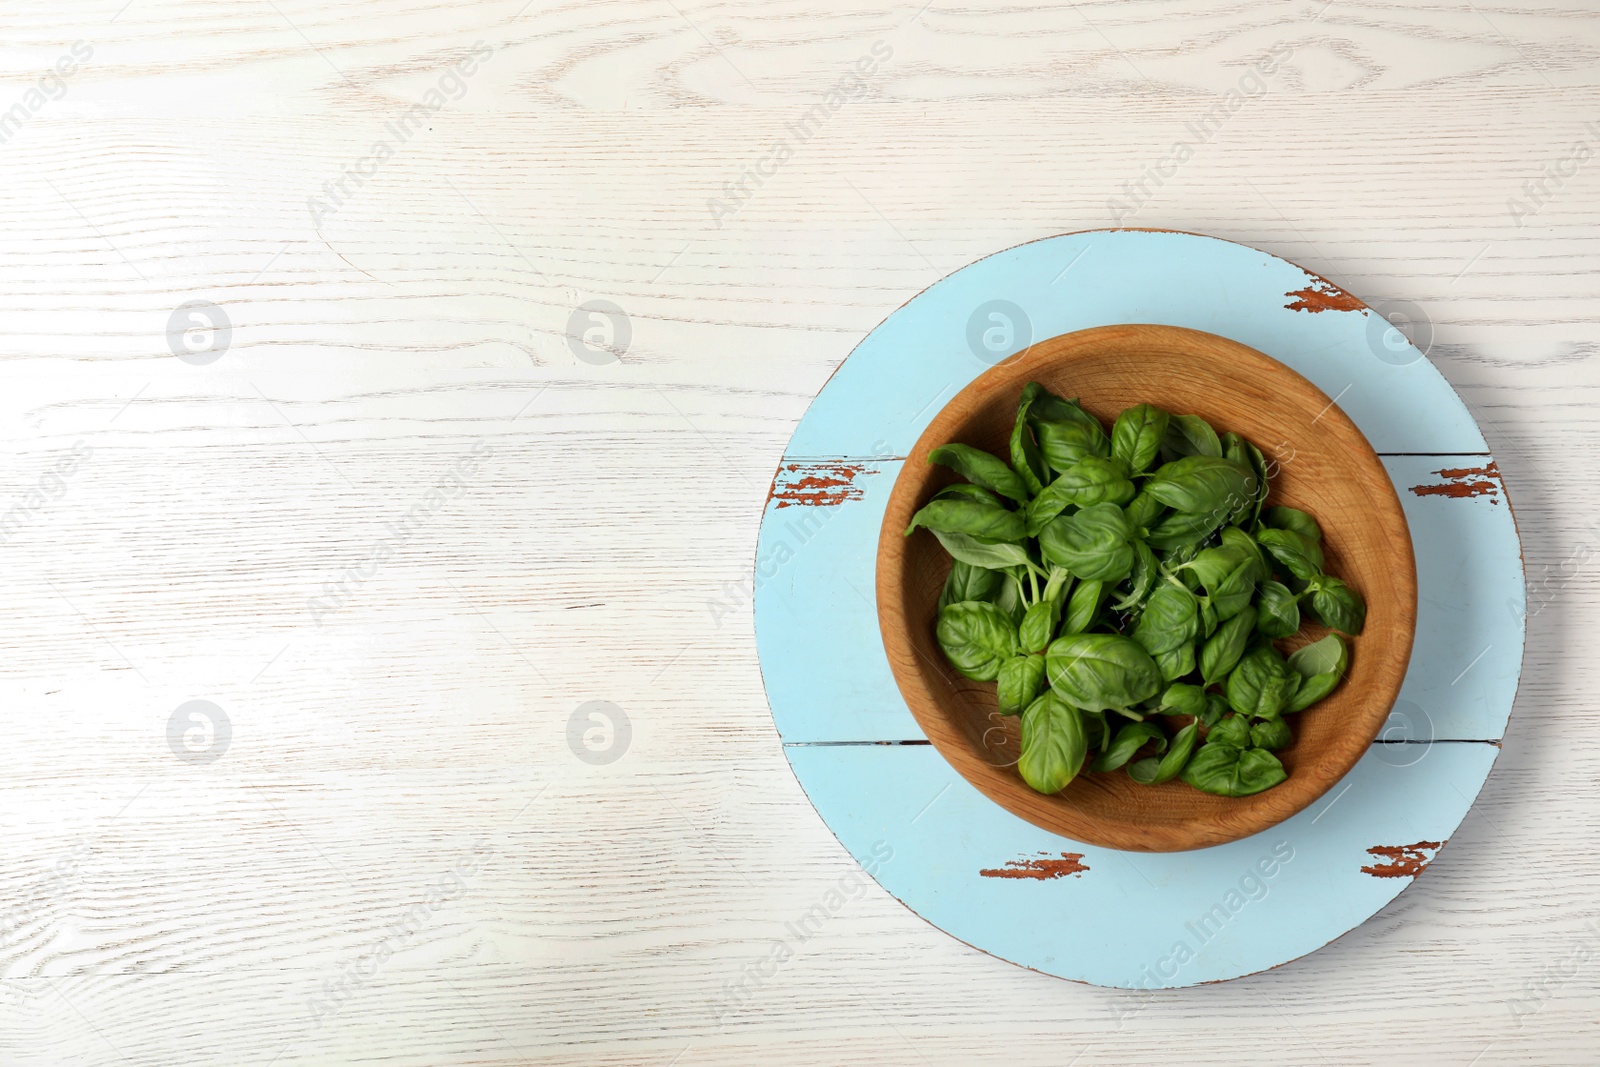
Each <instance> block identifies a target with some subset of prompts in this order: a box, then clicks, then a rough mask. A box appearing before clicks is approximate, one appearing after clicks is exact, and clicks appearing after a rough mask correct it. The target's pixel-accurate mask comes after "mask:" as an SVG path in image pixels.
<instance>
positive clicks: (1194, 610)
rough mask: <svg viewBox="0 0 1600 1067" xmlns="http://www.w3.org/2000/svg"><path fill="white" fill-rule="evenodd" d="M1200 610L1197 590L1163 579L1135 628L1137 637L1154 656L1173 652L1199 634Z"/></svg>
mask: <svg viewBox="0 0 1600 1067" xmlns="http://www.w3.org/2000/svg"><path fill="white" fill-rule="evenodd" d="M1199 610H1200V606H1199V603H1198V602H1197V601H1196V600H1195V597H1194V594H1193V593H1191V592H1189V590H1187V589H1180V588H1179V587H1178V586H1175V585H1173V584H1171V583H1170V582H1163V583H1162V584H1161V587H1160V588H1159V589H1157V590H1156V591H1155V592H1153V593H1151V594H1150V599H1149V600H1148V601H1146V602H1145V606H1144V611H1143V612H1142V613H1141V614H1140V615H1139V622H1138V625H1136V626H1135V627H1134V628H1133V639H1134V640H1135V641H1137V642H1139V644H1141V645H1143V646H1144V650H1145V651H1146V652H1148V653H1150V654H1151V655H1152V656H1155V655H1158V654H1160V653H1162V652H1170V651H1172V650H1173V649H1175V648H1177V647H1179V646H1180V645H1183V644H1186V643H1189V642H1192V641H1193V640H1194V639H1195V637H1196V636H1197V635H1198V634H1199V632H1200V620H1199V618H1198V612H1199Z"/></svg>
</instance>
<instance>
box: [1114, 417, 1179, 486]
mask: <svg viewBox="0 0 1600 1067" xmlns="http://www.w3.org/2000/svg"><path fill="white" fill-rule="evenodd" d="M1170 418H1171V416H1169V415H1168V414H1167V413H1166V412H1165V411H1162V410H1161V409H1160V408H1158V407H1152V406H1151V405H1149V404H1135V405H1134V406H1133V407H1131V408H1129V409H1128V410H1126V411H1124V412H1123V413H1122V414H1120V415H1118V416H1117V421H1116V424H1115V425H1114V426H1112V427H1111V454H1112V455H1113V456H1114V457H1116V458H1117V459H1120V460H1122V462H1123V463H1126V464H1127V465H1128V469H1129V470H1130V471H1132V472H1133V473H1134V474H1138V473H1139V472H1141V471H1143V470H1144V469H1145V468H1146V467H1148V466H1150V464H1151V463H1154V462H1155V458H1156V454H1157V453H1158V452H1159V451H1160V450H1161V440H1162V438H1163V437H1164V436H1165V435H1166V432H1167V421H1168V420H1169V419H1170Z"/></svg>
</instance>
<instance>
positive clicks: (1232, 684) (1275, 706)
mask: <svg viewBox="0 0 1600 1067" xmlns="http://www.w3.org/2000/svg"><path fill="white" fill-rule="evenodd" d="M1298 688H1300V675H1299V673H1298V672H1296V671H1294V670H1291V669H1290V667H1289V665H1288V664H1287V663H1285V662H1284V661H1283V657H1282V656H1280V655H1278V650H1277V649H1275V648H1273V647H1272V646H1271V645H1270V644H1266V645H1258V646H1257V647H1256V648H1254V649H1253V650H1251V651H1250V652H1248V653H1246V654H1245V656H1244V658H1243V659H1241V660H1240V661H1239V665H1238V666H1237V667H1235V668H1234V669H1233V673H1232V674H1230V675H1228V681H1227V684H1226V685H1225V686H1224V687H1223V691H1224V692H1225V693H1226V695H1227V697H1228V705H1229V707H1231V708H1233V710H1234V711H1236V712H1238V713H1239V714H1241V715H1253V716H1255V717H1256V718H1259V719H1273V718H1276V717H1277V716H1278V715H1279V714H1280V713H1282V711H1283V709H1284V708H1286V707H1288V706H1289V701H1290V700H1292V699H1293V698H1294V693H1295V690H1296V689H1298Z"/></svg>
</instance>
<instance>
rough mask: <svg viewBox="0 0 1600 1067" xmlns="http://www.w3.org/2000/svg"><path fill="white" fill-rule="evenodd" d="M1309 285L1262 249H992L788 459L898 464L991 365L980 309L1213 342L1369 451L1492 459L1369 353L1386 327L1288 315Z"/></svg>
mask: <svg viewBox="0 0 1600 1067" xmlns="http://www.w3.org/2000/svg"><path fill="white" fill-rule="evenodd" d="M1069 265H1070V269H1067V268H1068V267H1069ZM1063 270H1065V271H1066V273H1065V274H1063V273H1062V271H1063ZM1313 278H1314V276H1311V275H1308V274H1307V273H1306V272H1305V271H1304V270H1302V269H1301V268H1299V267H1297V266H1295V265H1294V264H1292V263H1289V262H1287V261H1286V260H1282V259H1278V258H1277V257H1275V256H1271V255H1268V254H1267V253H1265V252H1261V251H1258V250H1256V249H1253V248H1247V247H1245V246H1244V245H1237V244H1233V243H1232V242H1229V241H1222V240H1218V239H1217V238H1214V237H1202V236H1197V235H1194V234H1182V233H1166V232H1150V231H1145V230H1091V231H1087V232H1084V233H1074V234H1065V235H1063V236H1060V237H1051V238H1047V239H1045V240H1042V241H1034V242H1032V243H1030V244H1025V245H1019V246H1017V247H1016V248H1010V249H1007V250H1006V251H1004V252H998V253H996V254H995V255H993V256H990V257H988V258H987V259H982V260H979V261H978V262H977V263H974V264H972V265H970V266H968V267H964V268H963V269H961V270H959V271H956V272H955V273H954V274H952V275H950V276H949V277H947V278H944V279H942V280H940V281H938V282H936V283H934V284H933V285H932V286H930V287H929V288H928V289H926V290H924V291H923V292H921V293H919V294H918V295H917V296H915V297H913V298H912V299H911V300H910V301H909V302H908V303H907V304H906V305H905V306H904V307H902V308H900V309H899V310H897V311H895V312H894V313H893V314H892V315H890V316H889V318H888V319H886V320H885V321H884V322H883V323H882V325H880V326H879V327H878V328H877V329H875V330H873V331H872V333H871V334H870V335H868V336H867V337H866V338H865V339H864V340H863V341H862V342H861V344H859V345H858V346H856V349H855V351H854V352H852V353H851V354H850V358H849V359H848V360H846V361H845V363H844V364H843V365H842V366H841V367H840V368H839V370H838V372H837V373H835V374H834V376H833V378H832V379H831V380H829V382H828V384H827V385H826V386H824V387H823V390H822V392H821V393H820V394H819V395H818V396H817V399H816V401H815V402H814V403H813V404H812V406H811V409H810V410H809V411H807V413H806V417H805V420H804V421H803V422H802V423H801V424H800V427H799V428H798V429H797V430H796V431H795V434H794V438H793V439H792V440H791V441H790V443H789V449H788V454H789V455H790V456H871V455H882V454H884V453H882V452H880V451H875V448H874V446H875V445H878V444H880V443H881V444H886V445H887V446H888V448H889V450H890V451H889V453H888V454H889V455H896V456H903V455H905V454H906V453H907V452H909V451H910V449H911V446H912V445H913V444H915V443H916V439H917V437H918V436H919V435H920V434H921V433H922V431H923V429H924V428H925V427H926V426H927V425H928V423H929V422H931V421H932V420H933V417H934V415H935V414H937V413H938V411H939V409H940V408H941V407H943V406H944V403H945V402H946V401H948V400H949V399H950V398H951V397H952V396H954V395H955V394H956V392H957V390H959V389H960V388H961V387H962V386H964V385H966V384H967V383H968V382H969V381H971V380H972V379H973V378H974V377H976V376H977V375H978V374H979V373H980V372H982V371H983V370H986V369H987V368H988V366H989V365H990V363H988V362H985V361H983V360H981V359H980V358H979V357H978V356H976V355H974V354H973V351H972V350H971V348H970V347H969V345H968V342H967V328H968V323H969V320H970V319H971V317H972V314H973V312H974V311H975V310H977V309H978V308H979V307H980V306H981V305H983V304H985V303H987V302H988V301H991V300H1007V301H1010V302H1012V303H1013V304H1015V305H1017V306H1018V307H1020V308H1021V309H1022V310H1023V311H1024V313H1025V314H1026V315H1027V317H1028V319H1029V320H1030V322H1031V331H1030V333H1031V338H1032V340H1036V341H1037V340H1043V339H1045V338H1047V337H1054V336H1056V335H1057V334H1063V333H1071V332H1072V331H1073V330H1081V329H1086V328H1088V327H1090V326H1104V325H1108V324H1111V323H1125V322H1149V323H1160V324H1164V325H1169V326H1188V327H1190V328H1192V329H1197V330H1206V331H1208V332H1210V333H1216V334H1221V335H1222V336H1224V337H1230V338H1232V339H1234V340H1236V341H1239V342H1241V343H1243V344H1247V345H1249V346H1251V347H1252V348H1256V349H1259V350H1260V351H1262V352H1265V353H1266V354H1267V355H1269V356H1272V357H1274V358H1275V359H1278V360H1281V361H1282V362H1284V363H1286V364H1288V365H1289V366H1290V367H1293V368H1294V369H1295V370H1296V371H1299V372H1300V373H1301V374H1303V375H1305V376H1306V377H1307V378H1309V379H1310V380H1311V381H1312V382H1315V383H1316V384H1317V385H1318V386H1319V387H1320V388H1321V389H1322V390H1323V391H1324V392H1326V393H1327V394H1328V395H1329V396H1339V397H1340V399H1339V405H1340V407H1342V408H1343V409H1344V410H1345V412H1346V413H1348V414H1349V416H1350V417H1351V419H1353V420H1354V421H1355V423H1356V425H1357V426H1360V427H1361V429H1362V432H1363V433H1365V434H1366V435H1367V439H1368V440H1369V441H1371V442H1372V446H1373V448H1375V449H1376V450H1377V451H1379V452H1463V453H1465V452H1484V451H1487V446H1486V445H1485V444H1484V440H1483V435H1482V434H1481V433H1480V432H1479V431H1478V427H1477V425H1476V424H1475V423H1474V422H1473V420H1472V417H1471V416H1470V415H1469V414H1468V412H1467V410H1466V408H1465V407H1464V406H1463V405H1462V404H1461V402H1460V400H1459V399H1458V398H1457V397H1456V396H1455V394H1454V392H1452V391H1451V389H1450V386H1449V384H1448V383H1446V382H1445V380H1444V379H1443V378H1442V377H1441V376H1440V375H1439V372H1438V371H1436V370H1435V369H1434V368H1433V365H1432V364H1431V363H1429V362H1428V361H1427V360H1426V359H1422V358H1417V359H1416V360H1415V361H1414V362H1411V363H1408V364H1406V365H1404V366H1396V365H1395V364H1394V362H1391V361H1390V360H1389V359H1385V358H1382V357H1381V356H1380V355H1379V352H1380V351H1383V352H1385V353H1387V351H1388V350H1386V349H1384V348H1383V346H1382V344H1381V339H1382V337H1383V336H1385V333H1384V331H1385V330H1386V329H1387V327H1386V326H1384V325H1380V326H1379V327H1377V328H1375V327H1374V326H1373V324H1372V316H1371V313H1369V312H1365V311H1331V310H1325V311H1316V312H1311V311H1291V310H1289V309H1288V308H1287V307H1286V306H1285V305H1286V304H1288V303H1292V302H1293V300H1292V298H1290V297H1289V295H1288V294H1289V293H1291V292H1294V291H1296V290H1301V289H1305V288H1306V287H1307V286H1309V285H1311V284H1312V282H1313ZM996 339H997V340H998V339H1000V338H999V335H996ZM1017 339H1018V340H1020V339H1021V338H1020V336H1019V337H1017ZM1017 347H1019V348H1020V347H1021V346H1020V345H1018V346H1017ZM1413 351H1414V350H1413ZM992 358H993V357H991V359H992ZM1392 358H1393V357H1392V356H1391V359H1392ZM1340 394H1342V395H1340ZM1419 410H1425V411H1426V412H1427V417H1426V418H1418V417H1417V414H1418V412H1419Z"/></svg>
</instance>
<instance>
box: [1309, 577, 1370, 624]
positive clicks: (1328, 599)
mask: <svg viewBox="0 0 1600 1067" xmlns="http://www.w3.org/2000/svg"><path fill="white" fill-rule="evenodd" d="M1313 585H1314V588H1315V592H1313V593H1312V594H1311V609H1312V610H1313V611H1315V612H1316V613H1317V618H1319V619H1321V620H1322V621H1323V622H1324V623H1326V624H1327V626H1328V628H1329V629H1333V630H1338V631H1339V632H1340V633H1347V634H1358V633H1360V632H1361V627H1362V626H1363V625H1364V624H1365V623H1366V620H1367V602H1366V601H1365V600H1363V599H1361V594H1360V593H1358V592H1356V591H1355V590H1354V589H1351V588H1350V587H1349V586H1348V585H1345V584H1344V583H1343V582H1341V581H1340V580H1339V579H1337V578H1335V577H1333V576H1332V575H1328V574H1325V575H1323V576H1322V577H1321V578H1319V579H1317V581H1316V582H1315V583H1313Z"/></svg>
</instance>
